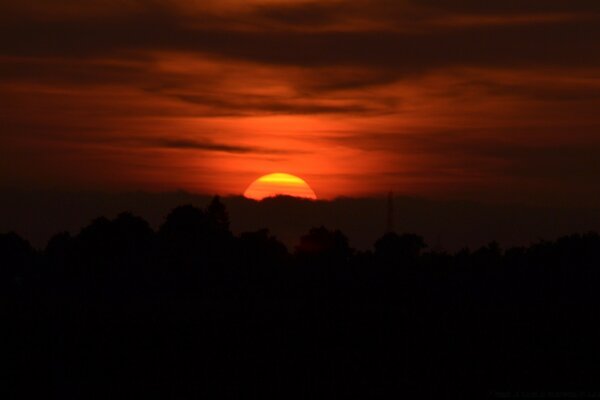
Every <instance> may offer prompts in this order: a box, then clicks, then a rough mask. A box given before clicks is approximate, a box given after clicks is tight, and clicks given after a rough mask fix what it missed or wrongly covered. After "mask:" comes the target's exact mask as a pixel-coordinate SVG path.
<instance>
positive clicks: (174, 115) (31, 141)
mask: <svg viewBox="0 0 600 400" xmlns="http://www.w3.org/2000/svg"><path fill="white" fill-rule="evenodd" d="M491 3H493V4H491ZM0 33H1V34H0V60H1V62H0V105H1V107H0V121H1V123H2V124H1V126H2V129H1V131H0V182H2V183H4V184H5V185H8V186H11V185H12V186H19V187H61V188H69V189H102V190H124V189H126V190H128V189H144V190H171V189H186V190H192V191H197V192H207V193H213V192H218V193H222V194H234V193H237V194H239V193H242V192H243V190H244V189H245V188H246V187H247V185H248V184H249V183H250V182H252V181H253V180H254V179H256V178H257V177H258V176H261V175H264V174H267V173H270V172H274V171H284V172H288V173H291V174H297V175H300V176H302V177H304V178H305V179H306V180H307V181H308V182H309V184H310V185H311V186H312V187H313V188H314V190H315V191H316V192H317V193H319V197H323V198H332V197H336V196H359V195H360V196H362V195H379V194H382V193H385V192H387V191H389V190H394V191H396V192H401V193H405V194H414V195H427V196H442V197H464V198H477V199H486V200H499V201H525V202H534V203H544V202H552V203H556V202H559V203H560V202H567V203H573V204H586V205H591V204H597V203H598V202H599V201H600V187H599V186H598V185H597V184H596V182H597V181H598V178H599V177H600V162H598V159H600V158H599V157H600V113H598V110H600V3H598V2H597V1H577V0H575V1H568V2H567V1H563V0H547V1H543V2H541V1H535V0H520V1H512V0H506V1H497V2H482V1H474V0H473V1H471V0H459V1H456V0H452V1H451V0H425V1H416V0H415V1H408V0H406V1H402V0H401V1H397V0H396V1H392V0H370V1H367V0H353V1H335V0H332V1H275V0H270V1H266V0H265V1H241V0H239V1H238V0H225V1H224V0H219V1H216V0H214V1H206V0H202V1H200V0H198V1H189V0H186V1H184V0H181V1H177V0H171V1H166V0H165V1H160V0H154V1H141V0H120V1H117V0H103V1H100V0H93V1H85V2H82V1H75V0H60V1H52V2H48V1H45V0H33V1H28V2H23V1H16V0H15V1H12V2H11V1H8V2H3V4H2V5H0Z"/></svg>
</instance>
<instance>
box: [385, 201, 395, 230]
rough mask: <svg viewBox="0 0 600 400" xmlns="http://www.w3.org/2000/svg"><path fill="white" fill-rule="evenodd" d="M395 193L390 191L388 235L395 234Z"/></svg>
mask: <svg viewBox="0 0 600 400" xmlns="http://www.w3.org/2000/svg"><path fill="white" fill-rule="evenodd" d="M394 231H395V229H394V192H392V191H390V192H389V193H388V198H387V227H386V233H392V232H394Z"/></svg>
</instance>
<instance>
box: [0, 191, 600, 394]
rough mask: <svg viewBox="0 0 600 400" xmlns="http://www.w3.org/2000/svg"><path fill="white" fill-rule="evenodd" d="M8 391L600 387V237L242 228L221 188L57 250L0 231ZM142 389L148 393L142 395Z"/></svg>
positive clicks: (105, 226) (103, 222) (93, 228)
mask: <svg viewBox="0 0 600 400" xmlns="http://www.w3.org/2000/svg"><path fill="white" fill-rule="evenodd" d="M0 265H1V268H0V285H1V287H0V289H1V292H2V297H3V303H4V304H5V305H6V307H3V308H4V311H5V313H4V318H3V319H4V322H5V323H4V329H5V332H6V333H7V338H6V339H5V341H4V344H5V346H4V347H5V350H6V351H5V354H6V356H5V357H4V358H5V362H6V364H7V366H8V367H9V371H10V372H9V373H8V374H5V375H4V378H3V379H4V381H5V382H4V384H3V386H4V388H5V389H6V390H7V391H8V394H9V396H8V397H7V398H18V397H21V398H31V397H32V396H37V397H42V398H61V399H82V398H103V399H106V398H123V397H129V398H138V397H139V398H148V397H152V398H163V399H164V398H169V399H170V398H173V399H187V398H199V397H200V396H208V397H209V398H243V399H245V398H254V397H264V396H278V397H285V398H303V399H307V398H333V399H341V398H354V397H356V396H367V397H366V398H391V397H393V396H394V395H402V394H404V395H416V396H418V397H433V396H439V395H446V396H447V395H448V394H454V395H458V396H463V397H465V396H468V395H477V396H478V397H480V398H481V396H482V395H483V396H484V398H485V396H491V397H498V396H502V395H503V394H504V395H506V393H518V392H526V391H553V392H560V391H568V392H570V393H573V392H574V391H583V390H590V389H594V388H595V389H598V383H597V382H598V376H599V375H598V374H599V371H598V366H599V365H600V363H599V362H600V357H599V356H600V340H598V338H599V337H600V329H599V328H598V319H599V315H600V313H599V311H600V293H599V291H598V287H599V284H600V237H599V236H598V235H597V234H596V233H586V234H583V235H580V234H575V235H570V236H565V237H562V238H559V239H557V240H555V241H540V242H538V243H535V244H532V245H531V246H529V247H516V248H510V249H506V250H503V249H501V248H500V246H499V245H498V244H497V243H490V244H489V245H487V246H485V247H482V248H480V249H478V250H475V251H470V250H468V249H465V250H462V251H460V252H458V253H455V254H448V253H445V252H441V251H431V250H428V249H427V246H426V244H425V242H424V241H423V239H422V238H421V237H419V236H417V235H414V234H400V235H399V234H396V233H387V234H385V235H384V236H383V237H381V238H380V239H379V240H377V242H376V243H375V244H374V246H373V250H369V251H356V250H354V249H352V248H351V247H350V246H349V243H348V239H347V238H346V236H345V235H344V234H343V233H342V232H340V231H338V230H329V229H327V228H325V227H318V228H313V229H311V230H310V231H309V232H307V233H306V235H304V236H302V237H301V238H300V240H299V244H298V245H297V247H296V248H295V249H294V250H293V252H289V251H288V249H287V248H286V246H284V245H283V244H282V243H281V242H279V241H278V240H277V238H275V237H273V236H272V235H270V234H269V231H268V230H266V229H264V230H259V231H256V232H246V233H242V234H240V235H238V236H235V235H233V234H232V232H231V231H230V228H229V218H228V214H227V211H226V209H225V207H224V206H223V204H222V203H221V201H220V200H219V198H218V197H215V198H214V199H213V200H212V202H211V203H210V204H209V205H208V206H207V207H206V208H205V209H200V208H197V207H194V206H191V205H186V206H181V207H177V208H175V209H174V210H172V212H171V213H170V214H169V215H168V216H167V217H166V219H165V221H164V223H163V224H162V225H161V226H160V228H159V229H158V230H157V231H154V230H153V229H151V228H150V226H149V224H148V223H147V222H146V221H144V220H143V219H142V218H139V217H136V216H134V215H132V214H129V213H123V214H120V215H119V216H117V217H116V218H115V219H112V220H109V219H107V218H103V217H102V218H98V219H96V220H94V221H93V222H92V223H91V224H90V225H89V226H86V227H85V228H83V229H82V230H81V231H80V232H79V233H78V234H77V235H74V236H72V235H70V234H69V233H60V234H57V235H55V236H54V237H53V238H52V239H51V240H50V241H49V242H48V244H47V246H46V248H45V249H44V250H43V251H36V250H34V249H33V248H32V247H31V246H30V245H29V244H28V242H27V241H25V240H24V239H22V238H20V237H19V236H17V235H16V234H14V233H8V234H3V235H0ZM134 396H135V397H134Z"/></svg>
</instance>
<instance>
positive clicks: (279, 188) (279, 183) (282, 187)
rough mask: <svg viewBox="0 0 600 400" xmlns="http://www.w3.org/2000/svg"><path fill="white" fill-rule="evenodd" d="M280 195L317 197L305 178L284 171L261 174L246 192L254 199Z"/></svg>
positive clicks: (247, 195) (245, 193)
mask: <svg viewBox="0 0 600 400" xmlns="http://www.w3.org/2000/svg"><path fill="white" fill-rule="evenodd" d="M280 195H283V196H293V197H302V198H305V199H312V200H316V199H317V195H316V194H315V192H314V191H313V190H312V189H311V188H310V186H308V183H306V182H305V181H304V179H302V178H298V177H297V176H294V175H290V174H283V173H275V174H269V175H264V176H261V177H260V178H258V179H257V180H255V181H254V182H252V183H251V184H250V186H248V189H246V191H245V192H244V196H245V197H248V198H249V199H254V200H262V199H264V198H266V197H273V196H280Z"/></svg>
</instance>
